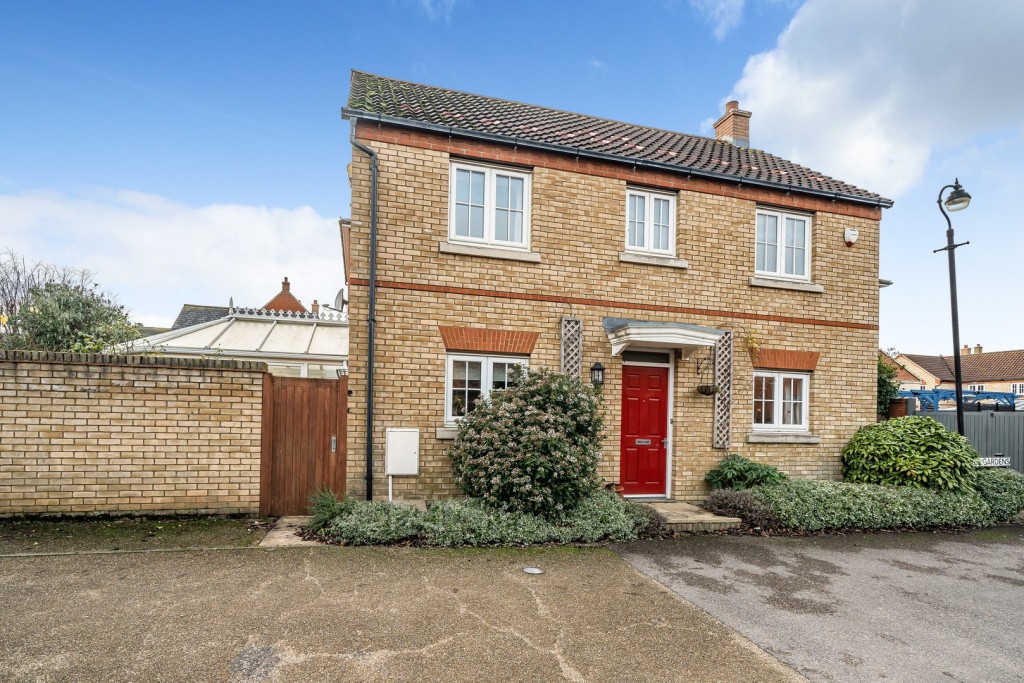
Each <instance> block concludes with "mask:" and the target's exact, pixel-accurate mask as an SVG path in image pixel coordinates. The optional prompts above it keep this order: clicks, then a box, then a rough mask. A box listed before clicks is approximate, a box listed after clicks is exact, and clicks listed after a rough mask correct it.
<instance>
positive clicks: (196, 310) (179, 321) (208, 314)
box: [171, 304, 228, 330]
mask: <svg viewBox="0 0 1024 683" xmlns="http://www.w3.org/2000/svg"><path fill="white" fill-rule="evenodd" d="M227 314H228V307H227V306H196V305H195V304H185V305H183V306H182V307H181V311H179V312H178V317H177V318H175V319H174V324H173V325H171V329H172V330H179V329H181V328H182V327H192V326H193V325H199V324H200V323H208V322H210V321H212V320H217V319H219V318H223V317H225V316H226V315H227Z"/></svg>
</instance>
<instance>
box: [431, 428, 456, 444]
mask: <svg viewBox="0 0 1024 683" xmlns="http://www.w3.org/2000/svg"><path fill="white" fill-rule="evenodd" d="M458 435H459V429H458V427H438V428H437V431H436V432H435V437H436V438H437V440H438V441H452V440H453V439H455V437H457V436H458Z"/></svg>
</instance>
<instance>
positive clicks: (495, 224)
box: [448, 163, 530, 249]
mask: <svg viewBox="0 0 1024 683" xmlns="http://www.w3.org/2000/svg"><path fill="white" fill-rule="evenodd" d="M449 199H450V201H449V216H448V226H449V227H448V239H449V240H451V241H453V242H465V243H469V244H479V245H485V246H486V245H491V246H496V247H503V248H512V249H527V248H528V247H529V243H530V175H529V174H528V173H521V172H519V171H512V170H509V169H504V168H495V167H490V166H478V165H475V164H465V163H453V164H452V167H451V190H450V198H449Z"/></svg>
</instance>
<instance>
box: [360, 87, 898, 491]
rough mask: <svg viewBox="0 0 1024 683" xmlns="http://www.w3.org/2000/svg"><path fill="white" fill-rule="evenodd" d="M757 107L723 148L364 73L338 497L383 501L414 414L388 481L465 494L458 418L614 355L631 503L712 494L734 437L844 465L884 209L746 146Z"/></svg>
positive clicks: (799, 467)
mask: <svg viewBox="0 0 1024 683" xmlns="http://www.w3.org/2000/svg"><path fill="white" fill-rule="evenodd" d="M750 116H751V113H750V112H746V111H743V110H741V109H739V106H738V104H737V103H736V102H730V103H729V104H728V105H726V110H725V113H724V114H723V115H722V117H721V118H720V119H719V120H718V121H717V122H716V124H715V133H716V134H715V138H713V139H712V138H706V137H698V136H693V135H686V134H683V133H674V132H671V131H666V130H659V129H654V128H649V127H646V126H641V125H635V124H629V123H620V122H616V121H609V120H605V119H600V118H596V117H592V116H585V115H582V114H574V113H569V112H564V111H557V110H553V109H547V108H544V107H539V106H533V105H529V104H522V103H518V102H511V101H507V100H501V99H496V98H493V97H484V96H480V95H473V94H469V93H464V92H458V91H454V90H448V89H445V88H440V87H433V86H427V85H419V84H415V83H407V82H402V81H397V80H394V79H390V78H385V77H382V76H377V75H372V74H368V73H363V72H359V71H354V72H353V73H352V78H351V92H350V96H349V100H348V104H347V106H346V107H345V109H344V111H343V117H344V118H345V119H347V120H348V121H350V123H351V126H352V141H353V146H354V148H353V161H352V165H351V167H350V182H351V187H352V218H351V236H350V244H351V250H350V251H351V254H349V252H348V251H346V254H345V255H346V258H347V259H348V260H349V262H350V263H348V264H347V267H346V275H347V277H348V284H349V292H350V294H349V298H350V301H351V303H350V318H351V334H352V341H351V345H352V346H351V348H352V358H351V362H350V377H349V391H350V393H351V398H350V403H349V407H350V415H349V428H348V429H349V431H348V445H349V448H348V454H349V456H348V468H347V472H348V479H347V481H348V484H347V489H348V492H349V493H350V494H353V495H368V494H369V495H372V496H373V497H376V498H380V497H382V496H384V495H387V490H388V480H387V478H386V474H387V471H386V468H385V455H386V448H387V443H388V438H389V430H395V429H401V430H414V431H408V432H404V433H403V434H402V437H403V441H402V442H403V443H411V444H412V446H411V447H410V448H409V449H408V450H407V451H406V453H405V454H406V455H407V454H409V453H412V455H413V459H414V461H415V466H414V467H411V468H409V469H408V470H405V471H415V472H416V474H414V475H411V476H401V477H397V478H395V479H394V481H393V486H394V492H395V496H396V497H405V498H432V497H438V496H446V495H452V494H456V493H457V492H458V491H457V488H456V485H455V481H454V479H453V475H452V470H451V465H450V460H449V458H448V456H447V455H446V450H447V448H448V447H449V446H450V444H451V443H452V441H451V440H452V439H454V438H455V436H456V433H457V426H458V423H459V420H460V418H461V417H462V416H463V415H464V414H465V413H466V412H467V411H469V410H472V407H473V405H474V402H475V401H476V400H478V399H479V397H481V396H486V395H488V394H489V393H490V392H492V391H496V390H500V389H501V388H502V387H504V386H505V383H506V378H507V376H508V375H507V373H508V369H509V367H510V365H514V364H524V365H529V366H530V367H546V368H552V369H555V370H561V371H563V372H568V373H572V374H576V375H579V376H581V377H583V378H584V379H586V380H587V381H590V378H591V373H592V370H593V371H594V374H595V375H596V374H599V373H598V372H597V371H598V370H600V369H601V368H603V394H604V396H605V399H606V402H605V411H606V426H607V429H606V438H605V442H604V447H603V453H604V457H603V461H602V463H601V465H600V474H601V475H602V476H603V477H604V478H605V479H606V480H608V481H609V482H621V483H622V485H623V486H624V488H625V493H626V494H627V495H631V496H648V497H659V498H666V497H667V498H675V499H681V500H698V499H701V498H703V497H705V496H706V495H707V488H706V484H705V482H704V475H705V473H706V472H707V471H708V470H710V469H712V468H713V467H714V466H715V465H716V464H717V463H718V462H719V460H721V459H722V457H724V456H725V455H726V454H728V453H730V452H738V453H741V454H743V455H746V456H748V457H750V458H753V459H755V460H757V461H759V462H765V463H769V464H772V465H776V466H778V467H780V468H781V469H783V470H785V471H787V472H789V473H790V474H791V475H793V476H796V477H802V478H820V479H827V478H838V477H840V476H841V459H840V452H841V449H842V448H843V446H844V445H846V443H847V442H848V441H849V439H850V438H851V437H852V436H853V434H854V432H855V431H856V430H857V429H858V428H859V427H861V426H863V425H867V424H871V423H873V422H874V421H875V410H876V400H875V393H876V385H877V359H876V354H877V353H878V288H879V284H880V283H879V274H878V264H879V253H878V247H879V239H878V238H879V222H880V220H881V216H882V209H883V208H886V207H889V206H892V201H891V200H889V199H886V198H884V197H881V196H879V195H877V194H875V193H872V192H869V191H867V190H863V189H860V188H858V187H854V186H853V185H850V184H848V183H845V182H842V181H840V180H836V179H833V178H830V177H828V176H826V175H823V174H821V173H818V172H817V171H812V170H810V169H808V168H805V167H803V166H800V165H798V164H795V163H793V162H790V161H787V160H785V159H782V158H779V157H777V156H774V155H772V154H769V153H767V152H763V151H760V150H757V149H754V148H751V147H750V146H749V140H750V133H749V119H750ZM807 144H808V145H811V144H814V141H813V140H808V141H807ZM349 267H350V269H349ZM371 340H372V341H371ZM370 397H372V401H369V402H368V398H370ZM397 433H398V432H392V433H391V434H392V435H394V434H397ZM410 434H411V435H413V440H412V441H404V439H406V438H409V435H410ZM394 443H395V444H397V443H399V440H398V439H397V438H396V439H395V441H394Z"/></svg>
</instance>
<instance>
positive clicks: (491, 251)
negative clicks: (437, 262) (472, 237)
mask: <svg viewBox="0 0 1024 683" xmlns="http://www.w3.org/2000/svg"><path fill="white" fill-rule="evenodd" d="M437 250H438V251H439V252H441V253H442V254H460V255H462V256H480V257H481V258H494V259H503V260H505V261H526V262H527V263H540V254H538V253H536V252H534V251H520V250H518V249H502V248H501V247H488V246H477V245H475V244H458V243H456V242H441V244H440V246H438V248H437Z"/></svg>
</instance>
